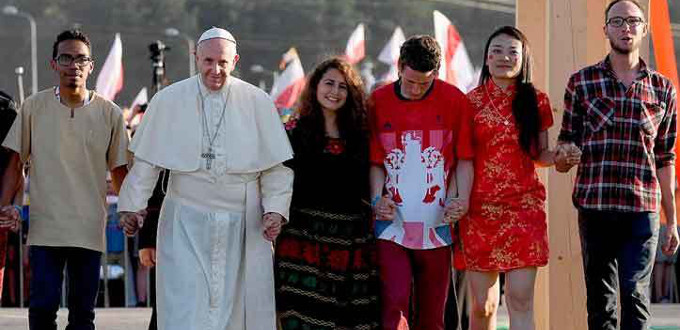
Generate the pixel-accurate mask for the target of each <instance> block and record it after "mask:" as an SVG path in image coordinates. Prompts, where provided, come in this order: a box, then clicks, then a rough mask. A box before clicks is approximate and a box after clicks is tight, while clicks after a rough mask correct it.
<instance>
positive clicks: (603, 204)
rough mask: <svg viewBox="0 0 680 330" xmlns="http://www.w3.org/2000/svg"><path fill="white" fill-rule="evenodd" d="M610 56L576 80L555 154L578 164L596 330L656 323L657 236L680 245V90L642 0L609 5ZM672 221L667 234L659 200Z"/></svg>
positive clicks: (577, 192)
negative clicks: (666, 73)
mask: <svg viewBox="0 0 680 330" xmlns="http://www.w3.org/2000/svg"><path fill="white" fill-rule="evenodd" d="M605 16H606V22H605V26H604V32H605V34H606V36H607V38H608V39H609V42H610V44H611V51H610V52H609V55H608V56H607V57H606V58H605V59H604V60H603V61H602V62H600V63H598V64H596V65H593V66H589V67H586V68H584V69H582V70H581V71H579V72H577V73H575V74H574V75H572V76H571V78H570V79H569V83H568V86H567V89H566V92H565V97H564V103H565V111H564V118H563V122H562V130H561V132H560V135H559V138H558V140H559V142H558V144H559V147H558V151H557V155H556V167H557V169H558V171H561V172H566V171H568V170H569V169H570V168H571V167H572V166H574V165H577V164H578V172H577V177H576V184H575V186H574V194H573V200H574V205H575V206H576V208H577V209H578V212H579V229H580V235H581V247H582V250H583V268H584V271H585V279H586V289H587V293H588V297H587V310H588V327H589V329H590V330H595V329H597V330H610V329H611V330H614V329H616V323H617V314H616V313H617V306H616V304H617V288H619V289H620V292H621V297H620V301H621V329H622V330H626V329H648V323H649V319H650V312H649V296H648V292H649V283H650V275H651V272H652V265H653V264H654V256H655V252H656V248H657V244H663V245H662V250H663V251H664V253H666V254H668V255H672V254H673V253H674V252H675V250H676V249H677V246H678V232H677V219H676V213H675V204H674V200H675V197H674V194H675V192H674V186H675V172H674V171H675V166H674V164H675V152H674V147H675V140H676V92H675V89H674V87H673V85H672V84H671V82H670V80H668V79H667V78H666V77H663V76H662V75H661V74H659V73H657V72H655V71H652V70H651V69H649V68H647V66H646V64H645V63H644V61H642V59H640V55H639V53H640V51H639V49H640V43H641V40H642V38H643V37H644V36H645V35H646V34H647V23H646V22H645V20H644V17H646V15H645V14H644V13H643V10H642V7H641V6H640V4H639V3H638V2H637V1H634V0H617V1H613V2H612V3H611V4H610V5H609V6H608V7H607V10H606V12H605ZM660 204H661V206H662V207H663V210H664V212H665V214H666V218H667V219H668V228H669V230H668V231H667V233H666V234H665V235H664V237H662V238H659V237H658V236H659V233H658V232H659V206H660Z"/></svg>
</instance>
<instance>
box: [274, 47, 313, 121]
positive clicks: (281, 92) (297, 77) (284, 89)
mask: <svg viewBox="0 0 680 330" xmlns="http://www.w3.org/2000/svg"><path fill="white" fill-rule="evenodd" d="M281 64H283V66H284V67H285V69H283V72H282V73H281V75H279V76H278V78H276V80H275V81H274V84H273V85H272V90H271V92H270V93H269V95H271V97H272V98H273V99H274V104H275V105H276V108H277V109H287V108H291V107H293V105H295V102H296V101H297V99H298V97H299V96H300V94H301V93H302V89H303V88H304V86H305V72H304V70H303V69H302V62H300V56H299V55H298V53H297V50H295V48H291V49H290V50H288V51H287V52H286V53H285V54H283V59H282V61H281Z"/></svg>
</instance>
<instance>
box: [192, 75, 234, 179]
mask: <svg viewBox="0 0 680 330" xmlns="http://www.w3.org/2000/svg"><path fill="white" fill-rule="evenodd" d="M197 81H198V84H199V85H198V95H199V96H200V97H201V117H202V119H203V136H205V137H206V138H207V139H206V140H208V152H203V153H201V158H203V159H205V168H206V169H208V170H209V169H211V168H212V161H213V160H214V159H215V152H214V151H213V144H214V143H215V139H216V138H217V135H218V134H219V132H220V127H222V122H224V113H225V112H226V110H227V103H228V102H229V96H230V95H231V86H229V87H228V90H227V98H226V99H225V100H224V106H223V107H222V114H221V115H220V120H219V121H218V122H217V127H216V128H215V133H213V134H212V137H210V127H209V126H208V118H207V117H208V114H207V113H206V111H205V98H204V97H203V94H202V93H201V86H200V80H197Z"/></svg>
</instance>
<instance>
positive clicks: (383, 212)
mask: <svg viewBox="0 0 680 330" xmlns="http://www.w3.org/2000/svg"><path fill="white" fill-rule="evenodd" d="M373 212H374V213H375V216H376V219H377V220H387V221H392V220H394V218H395V217H396V216H397V203H395V202H394V201H393V200H392V199H391V198H389V196H387V195H386V196H382V197H380V199H378V201H377V202H376V203H375V205H374V206H373Z"/></svg>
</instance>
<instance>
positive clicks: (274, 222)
mask: <svg viewBox="0 0 680 330" xmlns="http://www.w3.org/2000/svg"><path fill="white" fill-rule="evenodd" d="M262 224H263V225H264V233H263V235H264V238H265V239H266V240H268V241H270V242H273V241H274V240H275V239H276V237H277V236H279V234H280V233H281V227H282V226H283V216H282V215H280V214H278V213H276V212H269V213H265V214H264V215H263V216H262Z"/></svg>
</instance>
